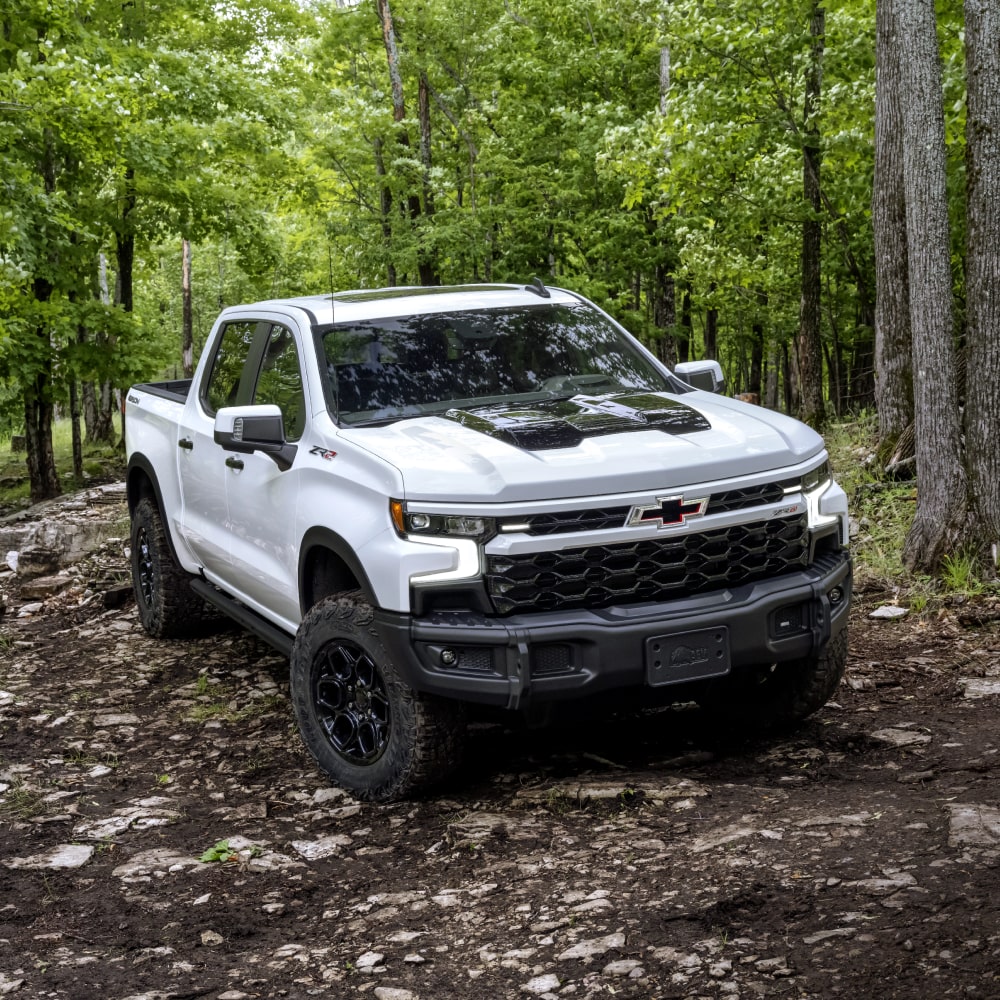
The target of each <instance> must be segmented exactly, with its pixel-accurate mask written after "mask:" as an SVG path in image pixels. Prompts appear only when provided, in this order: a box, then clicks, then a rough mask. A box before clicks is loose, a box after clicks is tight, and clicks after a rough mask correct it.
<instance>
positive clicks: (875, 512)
mask: <svg viewBox="0 0 1000 1000" xmlns="http://www.w3.org/2000/svg"><path fill="white" fill-rule="evenodd" d="M825 436H826V443H827V449H828V451H829V452H830V462H831V464H832V466H833V471H834V475H835V477H836V479H837V482H838V483H840V485H841V486H842V487H843V489H844V491H845V492H846V493H847V499H848V503H849V507H850V512H851V517H852V519H853V521H854V522H855V523H856V525H857V529H858V530H857V535H856V536H855V537H854V538H852V539H851V550H852V552H853V554H854V564H855V581H856V585H858V586H864V585H865V584H873V585H876V586H882V587H884V588H885V589H886V590H890V591H893V592H894V593H895V595H896V597H895V600H896V601H897V602H898V603H900V604H902V605H904V606H907V607H909V608H910V610H911V611H912V612H914V613H917V614H920V613H923V612H925V611H929V610H934V609H935V608H936V607H938V606H940V604H941V603H942V601H943V600H944V599H946V598H953V597H956V596H961V597H976V596H979V595H981V594H984V593H997V592H998V590H1000V588H998V587H997V584H996V583H995V582H988V581H986V580H984V579H982V577H981V576H980V575H979V572H978V568H977V566H976V562H975V560H974V559H973V558H972V556H971V555H969V554H968V553H956V554H954V555H952V556H948V557H946V558H945V560H944V564H943V566H942V568H941V572H940V574H939V575H938V577H937V578H932V577H929V576H924V575H920V574H913V573H910V572H909V571H908V570H907V569H906V568H905V567H904V565H903V559H902V555H903V543H904V542H905V540H906V535H907V532H908V531H909V530H910V525H911V523H912V522H913V516H914V513H915V511H916V506H917V504H916V500H917V488H916V484H915V483H914V482H912V481H910V482H895V481H893V480H890V479H887V478H886V477H885V475H884V473H883V471H882V468H881V467H880V465H879V464H878V463H877V462H876V460H875V457H874V456H875V448H876V443H877V438H878V420H877V417H876V415H875V414H874V413H870V414H863V415H862V416H860V417H858V418H857V419H855V420H853V421H851V422H845V423H839V424H834V425H832V426H831V427H830V428H828V430H827V432H826V435H825Z"/></svg>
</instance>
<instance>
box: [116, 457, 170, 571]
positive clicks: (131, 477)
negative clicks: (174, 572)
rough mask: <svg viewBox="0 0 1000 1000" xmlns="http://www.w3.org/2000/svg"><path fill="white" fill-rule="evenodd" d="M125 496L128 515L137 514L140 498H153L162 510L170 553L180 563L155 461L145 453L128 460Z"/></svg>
mask: <svg viewBox="0 0 1000 1000" xmlns="http://www.w3.org/2000/svg"><path fill="white" fill-rule="evenodd" d="M125 497H126V499H127V501H128V516H129V518H132V517H134V516H135V508H136V507H137V506H138V505H139V501H140V500H144V499H146V498H147V497H149V498H150V499H152V501H153V502H154V503H155V504H156V507H157V509H158V510H159V512H160V520H162V521H163V528H164V534H165V535H166V538H167V545H169V546H170V554H171V555H172V556H173V558H174V561H175V562H177V563H178V565H179V564H180V559H179V558H178V552H177V546H175V545H174V538H173V534H172V533H171V531H170V518H168V517H167V508H166V504H164V502H163V492H162V490H161V489H160V481H159V479H158V478H157V476H156V471H155V470H154V469H153V463H152V462H150V460H149V459H148V458H146V456H145V455H139V454H136V455H133V456H132V457H131V458H130V459H129V460H128V470H127V471H126V473H125Z"/></svg>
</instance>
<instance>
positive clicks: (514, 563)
mask: <svg viewBox="0 0 1000 1000" xmlns="http://www.w3.org/2000/svg"><path fill="white" fill-rule="evenodd" d="M808 550H809V539H808V531H807V525H806V518H805V515H801V516H799V517H792V518H774V519H773V520H769V521H757V522H754V523H752V524H741V525H734V526H733V527H730V528H719V529H717V530H715V531H704V532H696V533H691V534H685V535H676V536H673V537H666V538H662V539H660V538H656V539H649V540H644V541H638V542H631V543H628V542H627V543H624V544H620V543H619V544H616V545H589V546H586V547H582V548H576V549H564V550H562V551H560V552H534V553H531V554H528V555H517V556H489V557H488V559H487V567H486V586H487V589H488V592H489V595H490V599H491V600H492V602H493V606H494V607H495V608H496V610H497V612H498V613H499V614H510V613H511V612H516V611H555V610H563V609H568V608H580V607H588V608H606V607H610V606H612V605H615V604H635V603H637V602H639V601H657V600H664V599H666V598H668V597H670V596H672V595H674V594H678V593H683V594H696V593H699V592H701V591H705V590H716V589H718V588H721V587H733V586H737V585H738V584H741V583H747V582H749V581H751V580H758V579H761V578H762V577H769V576H776V575H778V574H780V573H784V572H787V571H789V570H791V569H795V568H798V567H801V566H805V565H806V564H807V561H808Z"/></svg>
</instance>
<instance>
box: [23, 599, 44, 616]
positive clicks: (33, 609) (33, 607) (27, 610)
mask: <svg viewBox="0 0 1000 1000" xmlns="http://www.w3.org/2000/svg"><path fill="white" fill-rule="evenodd" d="M44 607H45V605H44V604H42V603H41V602H40V601H36V602H35V603H32V604H25V605H23V606H22V608H21V610H20V611H18V613H17V617H18V618H30V617H31V616H32V615H37V614H38V613H39V612H40V611H41V610H42V608H44Z"/></svg>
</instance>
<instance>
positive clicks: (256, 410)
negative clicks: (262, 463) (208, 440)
mask: <svg viewBox="0 0 1000 1000" xmlns="http://www.w3.org/2000/svg"><path fill="white" fill-rule="evenodd" d="M214 437H215V443H216V444H217V445H220V446H221V447H222V448H224V449H225V450H226V451H236V452H240V453H241V454H243V455H250V454H252V453H253V452H255V451H259V452H262V453H263V454H265V455H270V456H271V458H272V459H273V460H274V464H275V465H277V467H278V468H279V469H280V470H281V471H282V472H284V471H285V470H286V469H290V468H291V467H292V462H293V461H294V460H295V454H296V452H297V451H298V448H297V447H296V446H295V445H294V444H289V443H288V442H287V441H286V440H285V421H284V419H283V418H282V416H281V410H279V409H278V407H277V406H274V405H272V404H270V403H268V404H265V405H262V406H224V407H222V409H220V410H219V412H218V413H216V415H215V430H214Z"/></svg>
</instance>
